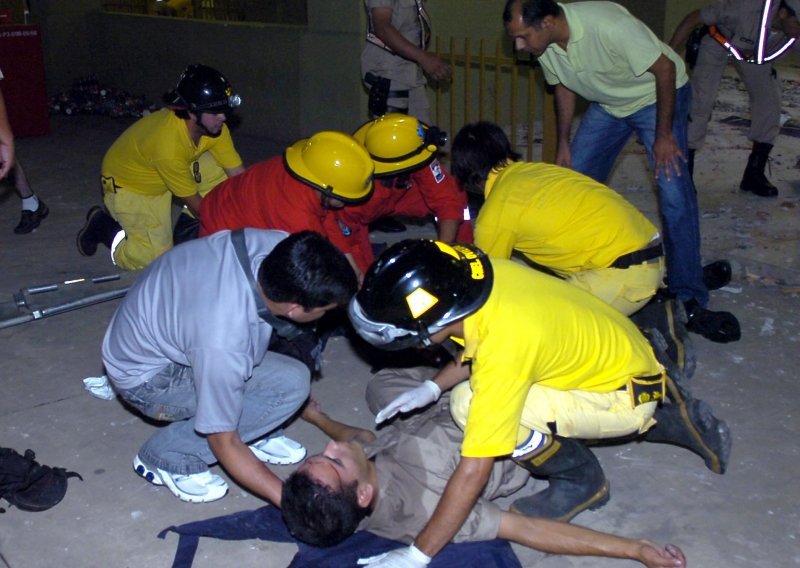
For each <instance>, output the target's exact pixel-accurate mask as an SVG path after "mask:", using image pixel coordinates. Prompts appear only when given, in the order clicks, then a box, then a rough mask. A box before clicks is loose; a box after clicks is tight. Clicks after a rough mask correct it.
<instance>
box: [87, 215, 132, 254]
mask: <svg viewBox="0 0 800 568" xmlns="http://www.w3.org/2000/svg"><path fill="white" fill-rule="evenodd" d="M121 230H122V227H121V226H120V224H119V223H117V221H116V220H115V219H114V218H113V217H112V216H111V215H109V214H108V213H106V212H105V211H104V210H103V208H102V207H92V208H91V209H89V212H88V213H87V214H86V223H85V224H84V225H83V228H82V229H81V230H80V231H78V237H77V239H76V243H77V245H78V252H80V253H81V254H82V255H83V256H92V255H94V253H96V252H97V245H99V244H101V243H102V244H104V245H106V246H107V247H108V248H109V249H110V248H111V243H112V242H113V240H114V237H115V236H116V234H117V233H118V232H120V231H121Z"/></svg>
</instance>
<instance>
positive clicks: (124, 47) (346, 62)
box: [31, 0, 702, 141]
mask: <svg viewBox="0 0 800 568" xmlns="http://www.w3.org/2000/svg"><path fill="white" fill-rule="evenodd" d="M620 2H621V3H622V4H624V5H626V6H627V7H628V8H629V9H630V10H631V11H632V12H633V13H634V14H635V15H636V16H638V17H639V18H641V19H642V20H643V21H645V22H646V23H647V24H648V25H650V26H651V27H652V28H653V29H654V31H655V32H656V33H657V34H658V35H660V36H662V37H664V36H666V37H668V36H669V34H671V33H672V30H673V29H674V27H675V26H676V25H677V23H678V21H680V18H682V17H683V15H684V14H685V13H686V12H688V11H689V10H690V9H691V8H692V7H696V6H698V5H702V2H701V1H693V0H661V1H647V2H644V1H642V0H620ZM31 4H32V13H31V20H32V23H38V24H39V25H40V26H41V27H42V35H43V41H44V50H45V66H46V76H47V81H48V91H49V92H50V94H52V93H55V92H58V91H62V90H65V89H68V88H69V87H70V86H71V84H72V81H73V79H75V78H77V77H82V76H85V75H87V74H89V73H95V74H97V75H98V77H99V78H100V79H101V80H103V81H105V82H107V84H109V85H112V86H115V87H119V88H123V89H126V90H129V91H131V92H133V93H136V94H144V95H146V96H147V97H148V98H149V99H150V100H152V101H154V102H158V101H160V99H161V95H162V94H163V93H164V92H165V91H167V90H169V89H170V88H171V87H172V86H174V84H175V81H176V80H177V78H178V76H179V74H180V72H181V70H182V69H183V68H184V67H185V66H186V65H187V64H188V63H194V62H200V63H205V64H207V65H211V66H213V67H217V68H218V69H220V70H221V71H223V72H224V73H225V75H226V76H227V77H228V78H229V79H230V81H231V83H232V84H233V85H234V87H235V89H236V90H237V91H239V92H240V94H241V95H242V98H243V101H244V103H243V105H242V107H241V110H240V112H239V115H240V117H241V126H240V128H241V130H242V132H245V133H248V134H252V135H258V136H263V137H267V138H271V139H276V140H281V141H291V140H294V139H296V138H299V137H301V136H306V135H308V134H311V133H313V132H315V131H317V130H322V129H339V130H346V131H350V130H353V129H355V127H356V126H357V125H358V124H360V123H361V122H363V121H364V120H365V119H366V118H367V117H366V94H365V92H364V90H363V89H362V87H361V84H360V81H359V77H360V62H359V56H360V53H361V49H362V46H363V34H364V29H365V27H366V16H365V14H364V9H363V4H362V3H361V2H360V1H358V0H346V1H345V0H334V1H332V0H308V16H309V22H308V26H307V27H306V26H277V25H266V24H264V25H260V24H241V23H229V24H225V23H216V22H204V21H198V20H185V19H176V18H160V17H152V16H136V15H124V14H108V13H103V12H102V11H101V7H102V0H70V1H69V2H64V1H62V0H37V1H36V2H32V3H31ZM502 5H503V3H502V2H499V1H498V2H494V1H493V2H489V1H487V0H431V1H430V2H428V7H429V11H430V13H431V17H432V19H433V22H434V34H435V35H439V36H442V37H443V38H449V37H455V38H456V39H457V40H458V41H463V39H464V38H465V37H471V38H476V39H477V38H481V37H483V38H486V39H488V40H489V41H490V42H491V44H492V45H493V43H494V40H496V39H497V38H503V39H504V38H505V34H504V30H503V27H502V22H501V10H502ZM504 41H505V39H504ZM505 45H506V50H507V52H510V50H511V43H510V42H509V41H506V42H505Z"/></svg>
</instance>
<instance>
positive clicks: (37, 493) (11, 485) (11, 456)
mask: <svg viewBox="0 0 800 568" xmlns="http://www.w3.org/2000/svg"><path fill="white" fill-rule="evenodd" d="M35 458H36V454H34V453H33V450H25V455H24V456H22V455H20V454H19V453H17V452H16V451H14V450H12V449H11V448H0V498H2V499H5V500H6V501H8V502H9V503H10V504H11V505H14V506H15V507H17V508H18V509H22V510H24V511H45V510H47V509H49V508H50V507H53V506H54V505H57V504H58V503H59V502H60V501H61V499H63V498H64V495H65V494H66V492H67V480H68V479H69V478H70V477H77V478H78V479H80V480H81V481H83V478H82V477H81V476H80V475H79V474H77V473H75V472H74V471H67V470H66V469H64V468H62V467H50V466H47V465H41V464H40V463H39V462H37V461H36V460H35ZM0 512H3V513H4V512H5V510H4V509H2V508H0Z"/></svg>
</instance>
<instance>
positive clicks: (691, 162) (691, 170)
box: [686, 148, 697, 178]
mask: <svg viewBox="0 0 800 568" xmlns="http://www.w3.org/2000/svg"><path fill="white" fill-rule="evenodd" d="M695 152H697V150H695V149H694V148H689V155H688V156H686V168H687V169H688V170H689V175H690V176H692V178H694V155H695Z"/></svg>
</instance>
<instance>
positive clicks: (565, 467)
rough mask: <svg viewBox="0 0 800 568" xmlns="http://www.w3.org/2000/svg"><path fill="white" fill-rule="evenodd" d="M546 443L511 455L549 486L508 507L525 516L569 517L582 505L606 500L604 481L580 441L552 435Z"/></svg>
mask: <svg viewBox="0 0 800 568" xmlns="http://www.w3.org/2000/svg"><path fill="white" fill-rule="evenodd" d="M550 442H551V443H550V444H549V445H547V446H545V447H544V448H541V449H539V450H537V451H536V452H532V455H525V456H521V457H519V458H514V461H515V462H517V464H519V465H520V466H522V467H524V468H525V469H527V470H528V471H529V472H531V474H532V475H535V476H537V477H544V478H546V479H547V480H548V481H549V482H550V486H549V487H548V488H547V489H545V490H544V491H540V492H539V493H537V494H535V495H531V496H530V497H523V498H522V499H517V500H516V501H514V503H513V504H512V506H511V510H513V511H516V512H517V513H520V514H521V515H525V516H526V517H545V518H548V519H557V520H560V521H569V520H570V519H572V518H573V517H574V516H575V515H577V514H578V513H580V512H581V511H585V510H586V509H590V510H593V509H599V508H600V507H602V506H603V505H605V504H606V503H607V502H608V499H609V490H608V482H607V481H606V477H605V475H604V474H603V468H602V467H600V462H598V461H597V458H596V457H595V456H594V454H593V453H592V452H591V450H589V448H587V447H586V446H584V445H583V444H582V443H580V442H576V441H575V440H570V439H569V438H562V437H560V436H553V437H552V438H551V440H550Z"/></svg>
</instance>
